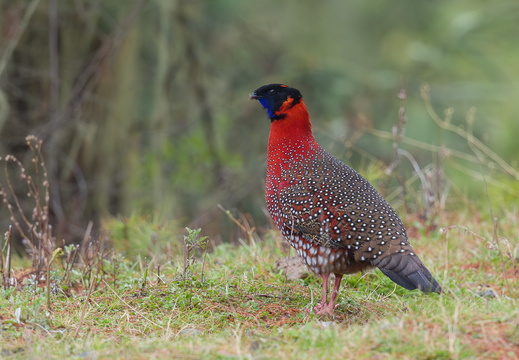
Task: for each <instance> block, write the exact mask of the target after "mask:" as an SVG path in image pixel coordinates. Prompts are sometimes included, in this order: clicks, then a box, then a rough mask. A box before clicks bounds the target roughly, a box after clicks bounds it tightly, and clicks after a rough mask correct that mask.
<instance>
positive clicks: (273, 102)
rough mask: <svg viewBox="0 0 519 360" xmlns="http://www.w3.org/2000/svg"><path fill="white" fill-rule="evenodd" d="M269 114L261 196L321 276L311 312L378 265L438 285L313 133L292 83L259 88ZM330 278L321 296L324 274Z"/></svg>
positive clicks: (385, 208) (403, 282)
mask: <svg viewBox="0 0 519 360" xmlns="http://www.w3.org/2000/svg"><path fill="white" fill-rule="evenodd" d="M250 99H255V100H259V102H260V103H261V105H262V106H263V107H264V108H265V110H266V112H267V114H268V117H269V118H270V121H271V125H270V134H269V140H268V154H267V179H266V195H265V197H266V203H267V208H268V212H269V214H270V216H271V217H272V219H273V221H274V223H275V224H276V226H277V227H278V228H279V230H280V231H281V233H282V234H283V237H284V238H285V239H286V240H287V241H288V242H289V243H290V245H291V246H292V247H294V248H295V249H296V251H297V253H298V254H299V255H300V256H301V257H302V258H303V260H304V262H305V263H306V265H307V266H308V267H309V268H310V270H312V271H313V272H314V273H315V274H316V275H318V276H320V277H322V279H323V288H322V299H321V302H320V303H318V304H317V305H316V306H315V307H314V311H315V313H316V314H318V315H333V312H334V309H335V308H336V301H337V294H338V292H339V287H340V284H341V280H342V277H343V275H346V274H352V273H356V272H359V271H363V270H366V269H369V268H371V267H378V268H379V269H380V270H381V271H382V273H384V274H385V275H386V276H388V277H389V278H390V279H391V280H392V281H393V282H395V283H396V284H398V285H400V286H402V287H404V288H406V289H408V290H414V289H420V290H421V291H423V292H437V293H441V292H442V288H441V286H440V285H439V284H438V282H437V281H436V280H435V279H434V277H433V276H432V275H431V273H430V272H429V270H428V269H427V268H426V267H425V265H424V264H423V263H422V261H421V260H420V259H419V258H418V256H417V255H416V253H415V252H414V250H413V248H412V247H411V245H410V244H409V240H408V238H407V235H406V230H405V228H404V225H403V224H402V221H401V220H400V218H399V217H398V215H397V214H396V212H395V210H393V208H392V207H391V206H390V205H389V204H388V203H387V202H386V201H385V200H384V198H383V197H382V196H381V195H380V194H379V193H378V192H377V190H375V188H374V187H373V186H372V185H371V184H370V183H369V182H368V181H367V180H366V179H365V178H364V177H362V176H361V175H360V174H359V173H358V172H356V171H355V170H354V169H352V168H351V167H349V166H348V165H346V164H344V163H343V162H341V161H339V160H337V159H336V158H334V157H333V156H332V155H330V154H329V153H328V152H327V151H326V150H324V149H323V148H322V147H321V146H320V145H319V144H318V143H317V142H316V141H315V139H314V136H313V134H312V125H311V122H310V116H309V114H308V110H307V108H306V105H305V103H304V102H303V96H302V95H301V93H300V92H299V90H297V89H294V88H292V87H289V86H287V85H282V84H269V85H264V86H262V87H260V88H258V89H257V90H256V91H254V92H253V93H252V94H251V95H250ZM331 274H334V275H335V282H334V285H333V289H332V292H331V295H330V300H329V301H328V300H327V298H328V278H329V277H330V275H331Z"/></svg>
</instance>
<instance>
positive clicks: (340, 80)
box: [0, 0, 519, 242]
mask: <svg viewBox="0 0 519 360" xmlns="http://www.w3.org/2000/svg"><path fill="white" fill-rule="evenodd" d="M0 4H1V6H0V156H2V157H3V158H4V160H5V156H6V155H7V154H12V155H14V156H16V157H17V158H18V159H20V160H21V161H22V162H23V163H24V164H27V165H26V166H27V169H28V171H29V169H30V158H31V154H30V150H29V148H28V146H27V144H26V142H25V140H24V139H25V137H26V136H27V135H35V136H37V137H38V138H40V139H41V140H43V146H44V147H43V155H44V157H45V164H46V168H47V171H48V177H49V187H50V189H49V190H50V208H51V214H52V219H51V222H52V223H53V227H54V233H55V235H56V236H57V237H58V238H59V239H65V240H66V241H67V242H72V241H79V240H80V239H81V238H82V237H83V236H84V234H85V229H86V228H87V224H88V223H89V222H90V221H92V222H93V224H94V229H99V227H100V226H101V225H102V224H105V226H106V227H108V228H110V221H112V220H110V219H114V218H117V217H122V218H124V217H127V218H145V219H151V221H155V222H156V223H157V224H171V226H172V227H174V228H175V229H177V230H178V233H180V232H181V231H182V230H181V229H183V227H184V226H190V227H202V228H203V233H205V234H207V235H210V236H211V237H212V238H213V239H217V240H221V241H229V239H231V240H232V237H233V236H235V234H233V231H234V230H233V229H235V228H236V227H235V225H234V224H233V223H232V222H231V221H230V220H229V218H228V217H227V215H226V214H225V213H224V212H222V211H221V210H220V209H219V208H218V204H221V205H222V206H223V207H224V208H225V209H228V210H231V211H232V212H233V213H235V214H238V213H241V214H245V215H244V216H245V217H247V219H248V221H249V222H250V224H255V226H257V227H269V226H270V223H269V219H268V216H267V215H265V212H264V206H265V205H264V195H263V189H264V173H265V156H266V144H267V136H268V130H269V120H268V119H267V117H266V115H265V114H264V113H263V111H262V110H261V108H260V106H259V104H258V103H257V102H252V101H248V95H249V94H250V93H251V92H252V91H253V90H255V89H256V88H257V87H259V86H261V85H263V84H266V83H270V82H281V83H286V84H289V85H291V86H294V87H296V88H299V89H300V90H301V91H302V92H303V95H304V96H305V98H306V102H307V105H308V107H309V110H310V113H311V115H312V118H313V123H314V132H315V134H316V137H317V139H318V141H319V142H321V144H322V145H323V146H324V147H325V148H326V149H328V150H329V151H330V152H331V153H332V154H334V155H336V156H337V157H338V158H340V159H341V160H343V161H346V162H348V163H350V164H351V165H352V166H354V167H356V168H358V169H359V170H360V171H361V172H362V173H363V174H365V175H366V176H367V177H368V178H369V179H370V180H372V181H374V182H375V184H376V185H377V187H379V189H380V190H381V191H382V193H383V194H384V195H386V196H389V198H390V199H389V200H390V202H391V203H392V204H395V205H396V206H397V207H398V206H400V205H402V206H403V207H402V208H404V207H406V208H407V209H408V210H409V211H423V212H424V214H425V215H428V216H429V220H428V221H434V220H431V217H434V215H431V213H430V212H429V213H428V212H427V211H428V210H427V207H428V205H427V204H425V205H424V203H427V202H428V200H427V196H425V197H424V196H423V193H424V192H425V193H426V195H427V194H428V193H430V194H429V195H430V197H432V198H435V197H436V198H438V199H440V201H439V202H440V203H441V204H440V205H439V207H440V210H442V209H444V208H445V207H449V208H452V209H456V208H461V207H465V208H467V207H468V208H470V207H471V206H477V205H471V204H472V202H479V205H481V207H480V208H479V209H480V211H486V210H485V209H489V208H491V209H493V211H494V213H493V214H494V216H499V211H500V206H502V205H503V204H513V203H515V202H514V200H513V199H517V198H518V197H519V186H518V183H519V175H518V172H517V168H518V160H519V159H518V158H519V157H518V154H519V141H518V140H517V139H518V134H519V116H518V114H519V46H518V38H519V2H517V1H516V0H498V1H492V2H487V1H477V0H461V1H430V2H424V1H411V0H405V1H398V2H394V1H391V2H390V1H358V0H355V1H342V0H329V1H320V2H317V1H308V0H306V1H302V0H298V1H295V0H293V1H276V0H262V1H252V0H240V1H230V0H205V1H203V0H176V1H174V0H131V1H130V0H127V1H119V0H68V1H58V0H24V1H21V0H16V1H15V0H0ZM424 84H428V85H427V86H428V88H429V89H430V92H429V96H430V102H431V105H432V108H433V109H434V110H435V111H436V112H437V113H438V114H439V116H440V117H441V118H442V119H443V118H444V117H445V116H446V115H445V109H450V110H448V111H447V114H448V116H449V117H450V122H449V123H448V124H447V123H442V124H444V125H446V126H450V125H451V124H452V125H454V127H453V128H450V129H449V128H442V127H441V126H439V125H438V123H437V122H435V121H434V116H432V115H431V108H428V107H427V104H428V101H427V99H425V100H424V99H423V97H422V94H423V91H424ZM402 90H405V93H406V94H407V95H406V96H405V112H406V113H405V116H406V117H407V123H404V120H405V117H404V114H403V112H402V111H403V109H404V108H403V107H402V105H403V100H402V98H403V96H402V95H401V96H400V98H399V96H398V94H401V93H402ZM451 110H453V112H452V114H451ZM399 111H400V114H399ZM451 115H452V116H451ZM467 119H469V120H468V121H467ZM393 128H394V133H395V134H396V137H394V136H393V135H392V132H393V130H392V129H393ZM456 129H457V130H456ZM404 130H405V133H404ZM472 134H473V135H474V136H475V137H476V138H477V139H479V140H480V141H481V143H479V142H477V141H476V142H474V141H472V140H471V139H472V138H471V136H472ZM394 139H396V140H397V141H393V140H394ZM395 145H396V146H395ZM485 146H486V147H488V148H486V147H485ZM398 149H399V150H398ZM490 149H492V150H490ZM396 150H398V152H397V151H396ZM396 154H398V155H399V156H397V157H395V156H396ZM396 158H399V159H400V161H399V162H396V161H395V159H396ZM4 169H7V172H6V171H4ZM0 170H1V171H0V183H2V184H4V186H5V183H6V176H7V174H8V173H9V174H11V175H10V176H11V181H12V182H13V187H14V188H15V191H16V193H17V197H18V199H19V200H20V201H21V202H22V206H24V207H26V208H27V209H28V211H29V214H30V209H31V207H32V206H33V200H31V199H30V198H27V197H26V196H25V194H26V192H27V191H26V190H25V184H24V183H23V182H22V181H20V180H19V175H16V174H18V173H17V170H16V167H13V166H12V164H2V169H0ZM388 170H390V171H388ZM417 170H419V171H418V172H417ZM427 184H429V185H427ZM417 194H421V195H417ZM6 196H7V195H6ZM9 197H10V199H11V200H10V201H12V198H13V197H12V194H11V195H9ZM422 199H424V200H422ZM460 199H461V200H460ZM510 200H512V201H510ZM25 202H26V203H25ZM433 202H434V201H433ZM399 204H400V205H399ZM404 205H405V206H404ZM429 205H430V204H429ZM467 205H468V206H467ZM423 209H425V210H423ZM0 216H1V217H0V229H1V230H2V233H3V232H4V231H5V229H7V226H8V224H9V222H10V220H9V214H8V212H7V210H6V208H5V206H4V207H0ZM236 216H238V215H236ZM404 218H405V216H404ZM426 220H427V219H426ZM173 233H174V231H173ZM168 240H170V239H168Z"/></svg>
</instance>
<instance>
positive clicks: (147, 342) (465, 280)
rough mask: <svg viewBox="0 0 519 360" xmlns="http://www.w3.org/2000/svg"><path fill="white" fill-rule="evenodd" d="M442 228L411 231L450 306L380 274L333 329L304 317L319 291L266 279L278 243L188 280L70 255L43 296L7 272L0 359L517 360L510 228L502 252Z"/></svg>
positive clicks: (172, 265)
mask: <svg viewBox="0 0 519 360" xmlns="http://www.w3.org/2000/svg"><path fill="white" fill-rule="evenodd" d="M450 219H451V220H450V222H449V223H446V224H445V225H449V226H451V227H448V228H444V230H443V231H434V232H431V233H429V234H427V233H426V230H425V229H424V228H421V227H420V225H419V223H418V222H415V223H414V225H412V226H410V227H409V232H410V234H411V235H412V237H413V239H412V244H413V245H414V248H415V250H416V251H417V253H419V254H420V255H421V258H422V259H423V261H424V262H425V263H426V265H427V266H428V267H429V269H430V270H431V272H432V273H433V274H435V275H436V277H437V279H438V280H439V281H440V283H442V285H443V286H444V289H446V290H447V292H446V293H445V294H442V295H437V294H431V295H424V294H421V293H420V292H418V291H412V292H410V291H406V290H405V289H402V288H400V287H396V286H395V285H394V284H393V283H392V282H391V281H390V280H389V279H388V278H386V277H385V276H384V275H382V274H381V273H380V271H379V270H374V271H371V272H368V273H365V274H358V275H355V276H350V277H348V278H346V280H345V281H344V282H343V286H342V288H341V292H340V295H339V307H338V309H337V310H336V315H335V317H334V318H333V319H330V318H320V317H318V316H315V315H314V314H312V313H310V312H309V310H310V309H311V308H312V306H313V305H315V303H316V302H317V300H318V298H319V295H320V289H321V282H320V279H318V278H316V277H314V276H309V277H307V278H306V279H303V280H296V281H288V280H287V279H286V277H285V276H284V275H283V274H282V273H280V272H279V271H277V270H276V269H275V268H274V266H273V264H274V262H275V260H276V259H278V258H279V257H282V256H286V255H287V253H286V250H284V248H285V247H283V246H282V245H281V243H280V240H279V238H278V237H277V236H278V235H277V234H276V233H275V232H272V234H270V235H269V234H267V235H266V236H264V239H263V240H262V241H256V242H249V243H248V244H247V243H244V244H243V245H241V246H233V245H229V244H223V245H218V246H217V247H216V248H214V249H213V251H210V252H209V253H208V254H207V256H206V257H205V261H203V259H204V258H203V257H197V259H196V260H194V261H192V262H191V263H189V264H188V265H189V266H188V267H187V269H185V268H186V266H185V259H184V257H183V256H179V257H178V258H177V257H174V256H173V257H172V258H171V259H169V261H166V260H164V261H162V260H160V261H158V259H151V260H150V261H149V262H148V264H147V263H146V261H144V260H140V261H129V260H128V259H125V258H124V257H122V256H120V255H115V253H114V252H109V255H106V254H105V256H104V258H103V259H102V258H101V257H99V258H97V259H96V261H90V262H88V261H83V262H82V265H81V266H76V267H74V268H73V269H70V268H68V267H67V261H66V259H67V257H66V256H65V257H64V258H62V260H61V261H57V262H56V264H54V265H53V267H52V269H53V271H52V272H51V279H52V281H51V285H52V286H51V287H49V288H47V282H46V280H45V275H42V276H41V277H40V278H39V279H37V278H34V276H33V275H31V269H30V268H24V267H23V266H22V265H20V266H18V267H16V266H14V268H15V273H16V277H17V279H18V281H19V283H18V285H17V286H16V287H8V288H4V289H2V290H1V294H2V296H1V297H0V321H1V332H0V334H1V337H0V352H1V355H0V357H2V358H7V359H26V358H38V359H63V358H75V359H108V358H111V359H114V358H115V359H123V358H124V359H171V358H185V359H199V358H204V359H206V358H207V359H241V358H250V359H295V358H297V359H319V358H323V359H324V358H326V359H362V358H365V359H394V358H395V359H396V358H398V359H458V358H467V359H517V358H519V303H518V298H519V285H518V280H519V266H518V262H517V256H518V238H517V234H516V230H517V227H518V225H519V224H518V215H517V213H513V214H509V216H508V218H507V219H503V220H505V221H503V223H505V224H506V225H502V226H501V227H500V229H499V234H498V235H499V236H500V237H501V238H500V239H499V238H496V237H495V236H493V224H491V223H490V222H486V221H482V220H481V219H468V218H464V219H456V220H454V221H457V223H459V224H464V227H461V226H456V223H455V222H452V221H453V220H452V217H451V218H450ZM409 221H410V223H411V224H413V221H412V220H411V219H406V222H408V223H409ZM493 238H496V240H492V239H493ZM193 240H195V242H196V239H195V238H193ZM71 249H72V248H68V249H66V251H65V252H66V253H67V252H68V253H71V252H72V251H73V249H72V250H71ZM84 256H86V255H84ZM190 257H191V255H190V256H189V258H190ZM189 258H188V259H187V260H189ZM83 260H85V259H84V258H83ZM161 262H162V263H161ZM158 265H160V267H158ZM47 291H49V292H50V308H49V304H48V303H47V301H48V300H47Z"/></svg>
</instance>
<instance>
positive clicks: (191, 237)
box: [182, 227, 209, 281]
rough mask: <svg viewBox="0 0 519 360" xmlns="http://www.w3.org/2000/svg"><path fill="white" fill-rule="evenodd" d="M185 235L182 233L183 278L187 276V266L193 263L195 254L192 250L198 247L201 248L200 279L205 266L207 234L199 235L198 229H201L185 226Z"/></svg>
mask: <svg viewBox="0 0 519 360" xmlns="http://www.w3.org/2000/svg"><path fill="white" fill-rule="evenodd" d="M186 231H187V235H184V241H183V245H184V267H183V271H182V277H183V279H184V280H186V279H187V277H188V272H189V268H190V267H191V266H192V265H193V264H194V263H195V261H196V256H195V254H194V251H195V250H197V249H199V250H202V252H203V255H202V271H201V281H203V279H204V266H205V258H206V255H207V241H208V239H209V237H208V236H200V231H202V229H190V228H188V227H186Z"/></svg>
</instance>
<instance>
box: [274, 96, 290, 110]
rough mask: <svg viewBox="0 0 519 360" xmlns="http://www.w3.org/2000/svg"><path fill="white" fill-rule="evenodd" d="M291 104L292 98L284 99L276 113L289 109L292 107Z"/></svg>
mask: <svg viewBox="0 0 519 360" xmlns="http://www.w3.org/2000/svg"><path fill="white" fill-rule="evenodd" d="M293 102H294V98H291V97H288V99H286V100H285V101H284V102H283V104H281V106H280V107H279V110H278V111H277V112H283V111H286V110H288V109H290V108H291V107H292V106H293V105H292V103H293Z"/></svg>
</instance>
